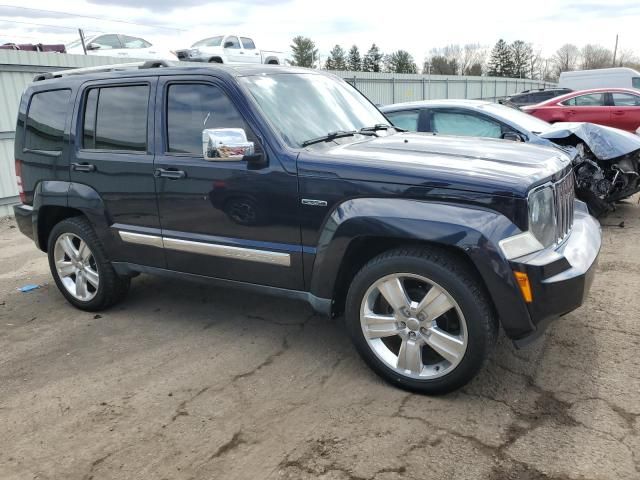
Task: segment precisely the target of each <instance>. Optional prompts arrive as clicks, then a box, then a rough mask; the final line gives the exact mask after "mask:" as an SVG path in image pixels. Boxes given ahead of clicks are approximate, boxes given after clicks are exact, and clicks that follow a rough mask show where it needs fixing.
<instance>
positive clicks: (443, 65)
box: [422, 55, 458, 75]
mask: <svg viewBox="0 0 640 480" xmlns="http://www.w3.org/2000/svg"><path fill="white" fill-rule="evenodd" d="M429 65H431V71H429ZM457 70H458V64H457V63H456V61H455V60H449V59H447V57H445V56H443V55H434V56H432V57H431V58H429V59H428V60H425V62H424V65H423V66H422V73H424V74H428V73H431V74H433V75H455V74H456V72H457Z"/></svg>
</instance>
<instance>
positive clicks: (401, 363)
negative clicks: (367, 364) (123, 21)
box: [360, 273, 468, 380]
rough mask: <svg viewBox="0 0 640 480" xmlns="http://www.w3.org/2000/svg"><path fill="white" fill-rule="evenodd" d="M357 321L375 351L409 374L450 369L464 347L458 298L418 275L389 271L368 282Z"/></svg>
mask: <svg viewBox="0 0 640 480" xmlns="http://www.w3.org/2000/svg"><path fill="white" fill-rule="evenodd" d="M360 325H361V327H362V332H363V333H364V336H365V339H366V341H367V343H368V345H369V347H370V348H371V350H372V351H373V352H374V354H375V355H376V356H377V357H378V358H379V359H380V360H381V361H382V362H383V363H384V364H385V365H386V366H387V367H389V368H391V369H392V370H394V371H395V372H396V373H398V374H400V375H403V376H407V377H411V378H416V379H421V380H427V379H433V378H438V377H442V376H444V375H446V374H447V373H450V372H451V371H453V370H454V369H455V368H456V367H457V366H458V364H459V363H460V362H461V360H462V358H463V357H464V354H465V352H466V349H467V341H468V337H467V324H466V320H465V317H464V315H463V314H462V311H461V309H460V307H459V305H458V303H457V302H456V301H455V299H454V298H453V297H452V296H451V294H450V293H449V292H448V291H447V290H446V289H445V288H443V287H442V286H441V285H438V284H437V283H436V282H434V281H433V280H430V279H429V278H426V277H424V276H421V275H415V274H410V273H394V274H391V275H387V276H385V277H382V278H380V279H379V280H378V281H376V282H375V283H374V284H373V285H371V287H369V289H368V290H367V292H366V293H365V295H364V298H363V300H362V305H361V308H360Z"/></svg>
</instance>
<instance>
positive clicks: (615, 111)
mask: <svg viewBox="0 0 640 480" xmlns="http://www.w3.org/2000/svg"><path fill="white" fill-rule="evenodd" d="M613 114H614V115H624V110H614V111H613Z"/></svg>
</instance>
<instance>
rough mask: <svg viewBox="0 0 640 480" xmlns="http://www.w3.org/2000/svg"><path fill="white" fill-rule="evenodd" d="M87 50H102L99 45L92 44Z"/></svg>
mask: <svg viewBox="0 0 640 480" xmlns="http://www.w3.org/2000/svg"><path fill="white" fill-rule="evenodd" d="M86 49H87V50H100V45H98V44H97V43H90V44H89V45H87V46H86Z"/></svg>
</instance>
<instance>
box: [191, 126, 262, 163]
mask: <svg viewBox="0 0 640 480" xmlns="http://www.w3.org/2000/svg"><path fill="white" fill-rule="evenodd" d="M254 152H255V148H254V145H253V142H249V141H248V140H247V134H246V133H245V131H244V130H243V129H242V128H206V129H204V130H203V131H202V155H203V156H204V159H205V160H207V161H210V162H220V161H222V162H224V161H237V160H243V159H244V157H249V156H252V155H254Z"/></svg>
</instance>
